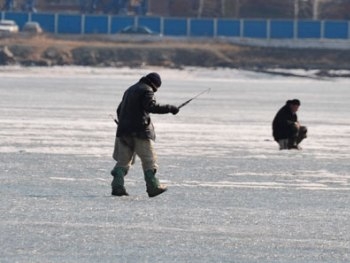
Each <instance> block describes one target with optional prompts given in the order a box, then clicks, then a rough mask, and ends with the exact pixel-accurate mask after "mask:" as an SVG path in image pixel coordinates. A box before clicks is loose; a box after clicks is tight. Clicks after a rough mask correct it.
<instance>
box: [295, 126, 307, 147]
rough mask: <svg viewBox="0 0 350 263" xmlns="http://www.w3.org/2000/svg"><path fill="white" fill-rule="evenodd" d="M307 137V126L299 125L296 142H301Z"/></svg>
mask: <svg viewBox="0 0 350 263" xmlns="http://www.w3.org/2000/svg"><path fill="white" fill-rule="evenodd" d="M306 137H307V128H306V127H305V126H300V128H299V134H298V137H297V144H299V143H301V141H302V140H304V139H305V138H306Z"/></svg>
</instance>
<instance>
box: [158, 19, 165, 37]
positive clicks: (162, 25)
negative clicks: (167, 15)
mask: <svg viewBox="0 0 350 263" xmlns="http://www.w3.org/2000/svg"><path fill="white" fill-rule="evenodd" d="M159 33H160V34H161V35H162V36H164V17H163V16H162V17H161V18H160V32H159Z"/></svg>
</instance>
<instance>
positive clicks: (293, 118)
mask: <svg viewBox="0 0 350 263" xmlns="http://www.w3.org/2000/svg"><path fill="white" fill-rule="evenodd" d="M297 121H298V116H297V114H296V113H293V112H292V110H291V109H290V105H289V103H288V102H287V103H286V105H284V106H283V107H282V108H281V109H280V110H279V111H278V112H277V114H276V116H275V118H274V119H273V122H272V135H273V138H274V139H275V140H276V141H278V140H281V139H287V138H290V137H291V136H293V127H294V123H295V122H297Z"/></svg>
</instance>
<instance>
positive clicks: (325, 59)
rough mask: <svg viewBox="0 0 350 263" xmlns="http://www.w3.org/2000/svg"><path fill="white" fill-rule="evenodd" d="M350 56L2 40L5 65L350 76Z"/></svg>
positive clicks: (42, 38) (129, 41)
mask: <svg viewBox="0 0 350 263" xmlns="http://www.w3.org/2000/svg"><path fill="white" fill-rule="evenodd" d="M348 61H350V51H349V50H337V49H316V48H294V49H292V48H277V47H258V46H248V45H239V44H233V43H230V42H227V41H219V40H218V41H205V42H204V41H201V40H193V39H192V40H183V41H179V40H171V39H165V38H159V37H156V38H147V37H146V38H145V37H142V38H139V37H136V38H130V37H129V38H118V37H114V38H107V37H103V36H89V37H88V38H87V37H86V36H54V35H46V34H44V35H23V34H18V35H15V36H10V37H3V38H1V42H0V65H21V66H27V67H31V66H40V67H52V66H91V67H112V68H120V67H129V68H140V67H141V68H142V67H146V66H149V67H163V68H175V69H183V68H186V67H203V68H214V69H215V68H229V69H240V70H247V71H254V72H258V73H265V74H273V75H281V76H286V77H293V76H296V77H300V76H301V77H304V76H302V75H296V74H294V73H291V72H288V71H290V70H293V69H303V70H305V71H311V70H313V71H316V72H315V73H314V76H313V78H324V77H326V78H332V77H346V78H349V77H350V73H349V72H348V71H350V63H349V62H348Z"/></svg>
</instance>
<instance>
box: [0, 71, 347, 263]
mask: <svg viewBox="0 0 350 263" xmlns="http://www.w3.org/2000/svg"><path fill="white" fill-rule="evenodd" d="M151 70H157V71H158V72H159V73H160V74H161V75H162V77H163V86H162V87H161V88H160V90H159V92H157V93H156V96H157V99H158V102H160V103H172V104H177V105H179V104H181V103H182V102H183V101H185V100H187V99H189V98H191V97H192V96H194V95H196V94H197V93H199V92H201V91H202V90H205V89H207V88H211V92H210V93H209V94H203V96H201V97H200V98H198V99H197V100H194V101H192V102H191V103H190V104H189V105H187V106H186V107H184V108H182V109H181V111H180V113H179V114H178V115H176V116H173V115H161V116H160V115H153V121H154V123H155V128H156V132H157V141H156V144H155V146H156V150H157V153H158V159H159V165H160V169H159V173H158V176H159V178H160V179H161V181H162V182H164V183H166V184H168V186H169V191H168V192H166V193H164V194H163V195H161V196H159V197H156V198H153V199H149V198H148V197H147V195H146V192H145V185H144V181H143V175H142V171H141V166H140V161H139V160H137V162H136V164H135V166H134V167H133V168H132V169H131V170H130V173H129V174H128V175H127V177H126V187H127V190H128V192H129V194H130V196H129V197H122V198H118V197H111V196H110V181H111V179H112V178H111V176H110V175H109V172H110V170H111V168H112V167H113V165H114V161H113V160H112V158H111V154H112V150H113V143H114V136H115V124H114V122H113V120H112V118H111V117H110V114H112V115H113V114H114V111H115V108H116V106H117V104H118V103H119V101H120V99H121V96H122V94H123V91H124V90H125V89H126V88H127V87H128V86H129V85H131V84H133V83H134V82H135V81H137V80H138V79H139V78H140V77H141V76H142V75H144V74H146V73H148V72H149V71H150V70H146V69H141V70H129V69H118V70H117V69H91V68H51V69H36V68H28V69H21V68H0V78H1V82H0V98H1V99H0V173H1V174H0V195H1V199H0V233H1V234H0V250H1V251H0V252H1V253H0V262H11V263H12V262H84V263H86V262H259V263H260V262H268V263H271V262H308V263H309V262H329V263H334V262H344V263H345V262H350V162H349V160H350V118H349V116H350V106H349V101H350V81H349V80H340V79H334V80H329V81H320V80H312V79H305V78H283V77H272V76H268V75H258V74H253V73H247V72H243V71H234V70H199V69H188V70H186V71H178V70H164V69H151ZM292 98H299V99H300V100H301V103H302V104H301V107H300V111H299V118H300V120H301V122H302V124H304V125H306V126H308V128H309V137H308V138H307V139H306V140H305V141H304V142H303V143H302V147H303V150H302V151H279V150H278V147H277V144H276V143H275V142H274V141H273V140H272V138H271V121H272V119H273V117H274V115H275V113H276V111H277V110H278V109H279V108H280V107H281V106H282V105H283V104H284V103H285V101H286V100H287V99H292Z"/></svg>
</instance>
